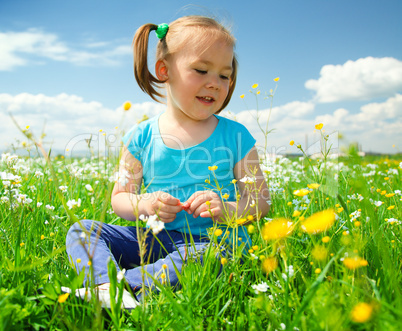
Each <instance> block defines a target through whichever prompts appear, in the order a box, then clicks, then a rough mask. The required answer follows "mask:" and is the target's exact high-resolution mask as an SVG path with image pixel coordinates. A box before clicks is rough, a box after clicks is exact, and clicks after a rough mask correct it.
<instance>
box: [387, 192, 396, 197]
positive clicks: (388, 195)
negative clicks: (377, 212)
mask: <svg viewBox="0 0 402 331" xmlns="http://www.w3.org/2000/svg"><path fill="white" fill-rule="evenodd" d="M394 195H395V193H388V194H386V195H385V196H386V197H387V198H391V197H393V196H394Z"/></svg>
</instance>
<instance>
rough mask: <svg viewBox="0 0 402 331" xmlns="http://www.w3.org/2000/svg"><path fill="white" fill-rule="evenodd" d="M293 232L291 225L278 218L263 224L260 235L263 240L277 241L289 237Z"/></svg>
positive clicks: (285, 220)
mask: <svg viewBox="0 0 402 331" xmlns="http://www.w3.org/2000/svg"><path fill="white" fill-rule="evenodd" d="M292 231H293V223H292V222H290V221H289V220H287V219H286V218H278V219H275V220H273V221H271V222H268V223H265V224H264V226H263V228H262V230H261V233H262V238H263V239H264V240H277V239H281V238H285V237H287V236H289V235H290V234H291V233H292Z"/></svg>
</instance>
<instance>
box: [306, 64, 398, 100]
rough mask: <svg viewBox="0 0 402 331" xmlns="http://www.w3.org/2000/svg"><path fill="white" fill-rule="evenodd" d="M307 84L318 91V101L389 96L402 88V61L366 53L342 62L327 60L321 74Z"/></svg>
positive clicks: (316, 96) (307, 86)
mask: <svg viewBox="0 0 402 331" xmlns="http://www.w3.org/2000/svg"><path fill="white" fill-rule="evenodd" d="M305 87H306V88H307V89H310V90H313V91H315V97H314V100H315V101H316V102H337V101H344V100H371V99H373V98H376V97H390V96H392V95H394V94H395V93H398V92H400V91H401V90H402V61H399V60H397V59H395V58H391V57H384V58H373V57H366V58H361V59H358V60H356V61H347V62H346V63H344V64H343V65H332V64H328V65H325V66H323V67H322V69H321V71H320V78H319V79H318V80H315V79H310V80H308V81H307V82H306V83H305Z"/></svg>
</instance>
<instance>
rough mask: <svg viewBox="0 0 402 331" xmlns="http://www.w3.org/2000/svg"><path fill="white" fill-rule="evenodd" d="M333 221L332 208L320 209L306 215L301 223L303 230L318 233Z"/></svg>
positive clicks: (327, 227)
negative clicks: (308, 215)
mask: <svg viewBox="0 0 402 331" xmlns="http://www.w3.org/2000/svg"><path fill="white" fill-rule="evenodd" d="M334 222H335V212H334V211H333V210H332V209H327V210H324V211H320V212H318V213H315V214H313V215H311V216H310V217H308V218H307V219H306V220H305V221H304V222H303V223H302V225H301V228H302V229H303V231H304V232H307V233H310V234H311V233H312V234H316V233H320V232H322V231H326V230H328V229H329V228H330V227H331V226H332V225H333V224H334Z"/></svg>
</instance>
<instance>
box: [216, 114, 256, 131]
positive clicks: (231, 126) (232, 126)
mask: <svg viewBox="0 0 402 331" xmlns="http://www.w3.org/2000/svg"><path fill="white" fill-rule="evenodd" d="M215 116H216V118H217V119H218V120H219V122H220V125H221V127H222V129H223V130H225V131H226V130H232V131H231V132H239V131H240V132H248V133H249V131H248V129H247V128H246V127H245V126H244V125H243V124H241V123H239V122H237V121H235V120H232V119H230V118H227V117H223V116H219V115H215Z"/></svg>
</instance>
